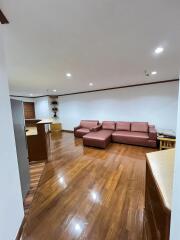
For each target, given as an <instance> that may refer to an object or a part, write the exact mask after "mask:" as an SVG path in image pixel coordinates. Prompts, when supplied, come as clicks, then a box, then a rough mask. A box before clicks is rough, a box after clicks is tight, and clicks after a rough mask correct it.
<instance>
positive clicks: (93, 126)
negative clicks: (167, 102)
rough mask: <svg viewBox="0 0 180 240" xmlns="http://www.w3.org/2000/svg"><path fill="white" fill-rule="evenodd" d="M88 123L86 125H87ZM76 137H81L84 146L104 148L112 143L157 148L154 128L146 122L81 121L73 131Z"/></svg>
mask: <svg viewBox="0 0 180 240" xmlns="http://www.w3.org/2000/svg"><path fill="white" fill-rule="evenodd" d="M87 122H88V123H87ZM74 135H75V136H76V137H83V144H84V145H85V146H92V147H99V148H106V146H107V145H108V144H109V143H110V142H111V141H112V142H117V143H124V144H132V145H139V146H145V147H157V132H156V129H155V126H153V125H149V124H148V123H147V122H120V121H119V122H114V121H104V122H102V125H100V124H99V121H92V120H91V121H81V123H80V126H78V127H76V128H75V129H74Z"/></svg>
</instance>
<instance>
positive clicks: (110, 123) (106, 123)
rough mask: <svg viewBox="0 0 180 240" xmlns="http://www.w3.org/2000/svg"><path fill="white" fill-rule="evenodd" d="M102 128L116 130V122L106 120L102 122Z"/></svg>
mask: <svg viewBox="0 0 180 240" xmlns="http://www.w3.org/2000/svg"><path fill="white" fill-rule="evenodd" d="M102 129H105V130H115V122H113V121H104V122H103V123H102Z"/></svg>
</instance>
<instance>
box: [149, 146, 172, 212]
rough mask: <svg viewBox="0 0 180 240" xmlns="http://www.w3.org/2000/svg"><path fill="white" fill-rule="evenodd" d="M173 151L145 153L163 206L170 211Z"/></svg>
mask: <svg viewBox="0 0 180 240" xmlns="http://www.w3.org/2000/svg"><path fill="white" fill-rule="evenodd" d="M174 160H175V149H170V150H164V151H158V152H153V153H147V161H148V164H149V166H150V168H151V171H152V173H153V176H154V178H155V181H156V183H157V185H158V187H159V190H160V193H161V195H162V198H163V200H164V204H165V206H166V207H167V208H168V209H169V210H171V205H172V189H173V171H174Z"/></svg>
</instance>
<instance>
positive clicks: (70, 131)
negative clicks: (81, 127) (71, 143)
mask: <svg viewBox="0 0 180 240" xmlns="http://www.w3.org/2000/svg"><path fill="white" fill-rule="evenodd" d="M62 132H67V133H73V132H74V131H73V130H64V129H63V130H62Z"/></svg>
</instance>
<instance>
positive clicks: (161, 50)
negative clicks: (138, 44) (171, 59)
mask: <svg viewBox="0 0 180 240" xmlns="http://www.w3.org/2000/svg"><path fill="white" fill-rule="evenodd" d="M163 51H164V48H163V47H157V48H156V49H155V51H154V52H155V53H156V54H160V53H162V52H163Z"/></svg>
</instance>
